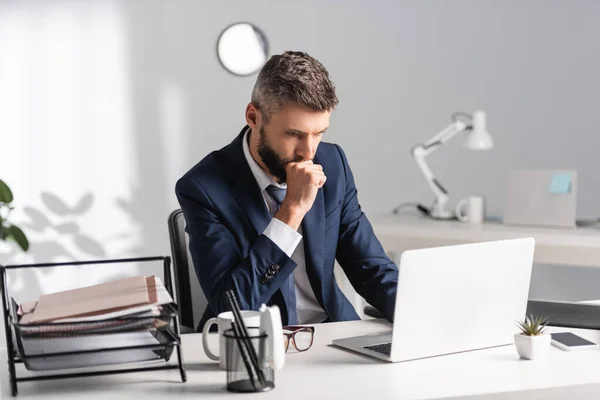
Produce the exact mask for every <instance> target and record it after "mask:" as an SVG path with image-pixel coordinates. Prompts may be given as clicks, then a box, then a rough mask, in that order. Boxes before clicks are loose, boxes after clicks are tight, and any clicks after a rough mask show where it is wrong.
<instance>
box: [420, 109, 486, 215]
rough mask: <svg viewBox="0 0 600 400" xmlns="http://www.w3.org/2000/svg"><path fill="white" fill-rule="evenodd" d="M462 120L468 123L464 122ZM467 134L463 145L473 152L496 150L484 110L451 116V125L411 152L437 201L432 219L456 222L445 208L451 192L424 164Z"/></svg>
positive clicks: (432, 206)
mask: <svg viewBox="0 0 600 400" xmlns="http://www.w3.org/2000/svg"><path fill="white" fill-rule="evenodd" d="M461 117H462V118H463V119H465V120H462V119H461ZM465 131H468V132H469V133H468V135H467V137H466V139H465V142H464V146H465V147H466V148H468V149H471V150H489V149H491V148H492V147H494V143H493V141H492V137H491V136H490V134H489V133H488V131H487V129H486V127H485V113H484V112H483V111H475V112H474V113H473V115H469V114H466V113H462V112H458V113H454V114H452V123H451V124H450V125H448V126H447V127H446V128H444V129H443V130H442V131H441V132H440V133H438V134H437V135H435V136H434V137H432V138H431V139H429V140H428V141H427V142H425V143H423V144H419V145H417V146H415V147H413V148H412V150H411V154H412V156H413V157H414V159H415V161H416V162H417V165H418V166H419V168H420V169H421V172H422V173H423V175H424V176H425V179H427V183H428V184H429V187H431V190H432V191H433V194H434V195H435V200H434V201H433V204H432V205H431V207H430V209H429V216H430V217H432V218H435V219H453V218H454V212H453V211H449V210H447V209H446V204H447V203H448V191H447V190H446V189H445V188H444V187H443V186H442V185H441V184H440V183H439V182H438V181H437V180H436V179H435V176H433V173H432V172H431V169H429V166H428V165H427V164H426V163H425V157H427V156H428V155H430V154H431V153H433V152H434V151H436V150H437V149H439V148H440V147H442V145H443V144H444V143H446V142H447V141H448V140H450V139H452V138H453V137H454V136H456V135H458V134H459V133H461V132H465Z"/></svg>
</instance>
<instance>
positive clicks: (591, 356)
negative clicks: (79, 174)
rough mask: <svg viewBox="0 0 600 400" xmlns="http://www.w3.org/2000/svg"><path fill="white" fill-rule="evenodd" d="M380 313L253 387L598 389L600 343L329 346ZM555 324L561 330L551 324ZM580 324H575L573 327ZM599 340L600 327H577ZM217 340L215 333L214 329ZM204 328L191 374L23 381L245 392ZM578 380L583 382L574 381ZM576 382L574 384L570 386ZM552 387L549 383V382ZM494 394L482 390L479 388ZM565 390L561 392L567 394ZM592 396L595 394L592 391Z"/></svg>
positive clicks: (293, 392) (273, 395) (424, 391)
mask: <svg viewBox="0 0 600 400" xmlns="http://www.w3.org/2000/svg"><path fill="white" fill-rule="evenodd" d="M389 329H390V324H389V323H387V322H385V321H383V320H370V321H355V322H342V323H329V324H320V325H316V332H315V343H314V345H313V347H312V348H311V349H310V350H309V351H307V352H305V353H295V354H288V355H287V357H286V364H285V367H284V369H283V370H281V371H277V372H276V376H275V385H276V387H275V389H274V390H272V391H271V392H267V393H261V394H255V395H251V396H253V397H254V396H259V397H260V398H264V399H267V398H269V399H279V400H281V399H291V400H293V399H306V398H308V399H329V398H344V399H369V398H377V399H396V400H398V399H434V398H436V399H437V398H446V399H447V398H452V397H456V396H476V397H474V399H479V398H481V399H488V398H489V399H500V398H502V399H519V400H520V399H539V398H541V397H538V396H539V395H540V392H537V391H535V392H518V393H511V394H504V395H502V396H500V395H498V394H497V393H501V392H514V391H527V390H534V389H538V390H539V389H542V390H544V391H543V392H542V393H546V396H545V397H543V398H544V399H546V398H552V399H559V398H560V399H563V398H565V399H566V398H570V397H569V394H572V393H577V396H578V398H579V399H581V398H583V399H587V398H588V397H586V396H587V395H588V394H590V396H591V394H593V393H595V397H594V398H596V397H597V393H598V391H600V350H586V351H580V352H566V351H562V350H559V349H557V348H555V347H552V348H551V352H550V356H549V358H548V359H547V360H539V361H525V360H520V359H519V357H518V355H517V353H516V350H515V348H514V346H512V345H511V346H504V347H499V348H494V349H488V350H480V351H474V352H466V353H461V354H455V355H449V356H443V357H434V358H429V359H423V360H417V361H410V362H405V363H396V364H391V363H386V362H380V361H376V360H374V359H371V358H369V357H365V356H362V355H359V354H355V353H352V352H348V351H345V350H340V349H338V348H335V347H333V346H331V341H332V339H335V338H340V337H346V336H354V335H360V334H370V333H376V332H384V331H388V330H389ZM552 330H553V331H557V330H564V329H557V328H552ZM573 331H577V330H573ZM577 332H579V333H580V334H582V336H585V337H587V338H589V339H591V340H594V341H599V340H600V332H598V331H577ZM210 336H211V337H210V342H211V345H212V346H216V336H215V335H214V334H211V335H210ZM201 339H202V337H201V335H200V334H192V335H184V336H183V351H184V361H185V365H186V370H187V374H188V382H187V383H181V382H180V381H179V372H177V371H161V372H143V373H132V374H123V375H112V376H102V377H91V378H80V379H64V380H56V381H40V382H24V383H20V384H19V396H18V398H23V399H49V398H61V399H81V398H86V399H109V398H110V399H114V398H138V397H140V396H141V397H142V398H143V399H144V400H147V399H163V400H164V399H165V398H168V397H169V396H172V397H173V398H178V399H179V398H200V397H202V398H211V399H212V398H221V397H225V396H229V397H230V398H233V396H238V397H239V396H244V395H240V394H231V393H228V392H227V391H226V390H225V379H226V374H225V372H223V371H221V370H219V369H218V366H217V363H216V362H212V361H209V360H208V359H207V357H206V356H205V355H204V352H203V350H202V344H201ZM3 365H4V367H3V369H4V371H2V392H3V395H4V399H8V398H10V394H9V393H8V388H9V385H8V381H7V371H6V363H3ZM575 385H586V386H582V387H574V386H575ZM571 386H573V387H571ZM547 388H552V389H547ZM490 393H491V394H493V393H496V394H495V395H490V396H489V397H488V396H484V397H479V395H482V394H490ZM561 393H562V394H564V397H563V395H562V394H561ZM589 398H590V399H591V398H592V397H589Z"/></svg>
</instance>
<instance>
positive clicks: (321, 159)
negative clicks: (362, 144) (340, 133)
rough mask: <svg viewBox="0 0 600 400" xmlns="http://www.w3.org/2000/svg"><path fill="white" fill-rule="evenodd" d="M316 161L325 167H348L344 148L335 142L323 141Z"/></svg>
mask: <svg viewBox="0 0 600 400" xmlns="http://www.w3.org/2000/svg"><path fill="white" fill-rule="evenodd" d="M315 161H316V162H317V163H319V164H321V165H322V166H323V168H325V169H330V168H334V169H340V168H341V169H342V170H344V169H346V164H347V163H348V162H347V160H346V156H345V154H344V151H343V150H342V148H341V147H340V146H339V145H337V144H334V143H328V142H321V143H320V144H319V148H318V150H317V154H316V155H315Z"/></svg>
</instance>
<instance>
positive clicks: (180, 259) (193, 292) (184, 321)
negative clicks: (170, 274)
mask: <svg viewBox="0 0 600 400" xmlns="http://www.w3.org/2000/svg"><path fill="white" fill-rule="evenodd" d="M169 238H170V240H171V255H172V257H173V266H174V269H175V287H176V291H177V293H176V297H177V298H176V301H177V303H178V305H179V318H180V325H183V326H185V327H188V328H191V329H193V330H195V329H196V326H197V325H198V323H199V321H200V318H201V317H202V314H203V313H204V310H205V309H206V306H207V305H208V301H207V300H206V297H205V296H204V292H203V291H202V288H201V287H200V283H199V282H198V278H196V271H195V270H194V263H193V262H192V256H191V254H190V251H189V238H188V235H187V233H186V232H185V219H184V217H183V212H182V211H181V210H175V211H173V212H172V213H171V215H169Z"/></svg>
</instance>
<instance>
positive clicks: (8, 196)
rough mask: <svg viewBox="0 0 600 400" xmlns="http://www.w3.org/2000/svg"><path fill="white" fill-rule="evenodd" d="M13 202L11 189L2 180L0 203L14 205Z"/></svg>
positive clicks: (0, 184)
mask: <svg viewBox="0 0 600 400" xmlns="http://www.w3.org/2000/svg"><path fill="white" fill-rule="evenodd" d="M12 201H13V194H12V192H11V191H10V188H9V187H8V185H7V184H6V183H4V182H3V181H2V180H1V179H0V202H2V203H6V204H9V203H12Z"/></svg>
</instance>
